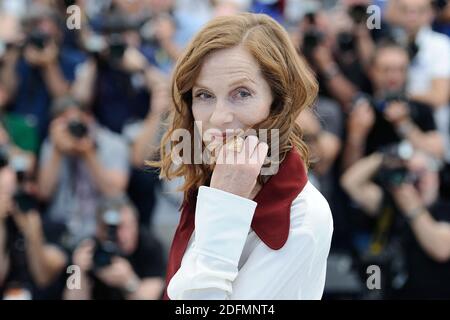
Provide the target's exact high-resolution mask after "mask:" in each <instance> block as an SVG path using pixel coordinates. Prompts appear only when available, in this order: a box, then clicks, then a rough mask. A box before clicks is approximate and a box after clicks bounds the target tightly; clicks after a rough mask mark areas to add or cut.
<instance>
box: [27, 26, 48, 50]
mask: <svg viewBox="0 0 450 320" xmlns="http://www.w3.org/2000/svg"><path fill="white" fill-rule="evenodd" d="M49 41H50V35H48V34H47V33H45V32H42V31H40V30H33V31H31V32H30V34H29V36H28V38H27V40H26V44H27V45H32V46H34V47H36V48H38V49H39V50H42V49H44V48H45V46H46V45H47V43H48V42H49Z"/></svg>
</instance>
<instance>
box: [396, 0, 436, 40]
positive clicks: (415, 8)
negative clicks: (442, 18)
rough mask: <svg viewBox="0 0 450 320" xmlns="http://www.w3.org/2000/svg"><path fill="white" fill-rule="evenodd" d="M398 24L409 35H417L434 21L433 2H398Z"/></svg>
mask: <svg viewBox="0 0 450 320" xmlns="http://www.w3.org/2000/svg"><path fill="white" fill-rule="evenodd" d="M396 10H397V17H398V23H400V25H401V27H403V28H404V29H405V30H406V32H407V33H408V34H416V33H417V32H418V31H419V30H420V28H422V27H423V26H426V25H429V24H430V23H431V21H432V20H433V9H432V7H431V0H397V6H396Z"/></svg>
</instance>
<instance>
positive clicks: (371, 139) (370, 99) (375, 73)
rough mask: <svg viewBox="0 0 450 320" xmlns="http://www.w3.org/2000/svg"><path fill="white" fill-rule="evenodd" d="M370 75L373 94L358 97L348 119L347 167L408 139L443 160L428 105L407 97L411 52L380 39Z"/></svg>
mask: <svg viewBox="0 0 450 320" xmlns="http://www.w3.org/2000/svg"><path fill="white" fill-rule="evenodd" d="M370 65H371V67H370V69H369V77H370V80H371V83H372V87H373V95H372V96H368V95H360V96H357V98H356V99H354V103H353V108H352V111H351V112H350V114H349V116H348V120H347V140H346V143H345V147H344V153H343V166H344V168H347V167H349V166H350V165H352V164H353V163H355V162H356V161H357V160H358V159H360V158H362V157H363V156H364V155H367V154H370V153H372V152H374V151H376V150H378V149H379V148H380V147H382V146H386V145H389V144H392V143H396V142H399V141H401V140H402V139H406V140H408V141H409V142H411V143H412V145H413V146H414V147H415V148H416V149H418V150H422V151H424V152H427V153H429V154H430V155H432V156H434V157H436V158H438V159H442V157H443V154H444V146H443V140H442V137H441V136H440V135H439V133H438V131H437V130H436V125H435V122H434V119H433V114H432V111H431V109H430V107H428V106H427V105H425V104H423V103H421V102H418V101H415V100H413V99H409V98H407V96H406V94H405V85H406V78H407V71H408V66H409V57H408V53H407V51H406V50H405V49H404V48H403V47H402V46H400V45H398V44H396V43H393V42H380V44H379V45H378V46H377V47H376V49H375V50H374V52H373V54H372V58H371V63H370Z"/></svg>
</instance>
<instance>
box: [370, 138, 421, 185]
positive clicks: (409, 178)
mask: <svg viewBox="0 0 450 320" xmlns="http://www.w3.org/2000/svg"><path fill="white" fill-rule="evenodd" d="M379 151H380V152H381V153H382V154H383V156H384V161H383V165H382V166H381V168H380V170H379V171H378V174H377V176H376V180H377V181H378V182H380V184H381V186H383V187H386V188H390V187H392V186H398V185H401V184H402V183H405V182H408V183H415V182H416V181H417V177H416V176H415V175H414V174H413V173H411V172H410V171H409V170H408V168H407V167H406V161H408V160H410V159H411V158H412V156H413V155H414V148H413V147H412V145H411V144H410V143H409V142H407V141H403V142H400V143H396V144H391V145H388V146H385V147H381V148H380V150H379Z"/></svg>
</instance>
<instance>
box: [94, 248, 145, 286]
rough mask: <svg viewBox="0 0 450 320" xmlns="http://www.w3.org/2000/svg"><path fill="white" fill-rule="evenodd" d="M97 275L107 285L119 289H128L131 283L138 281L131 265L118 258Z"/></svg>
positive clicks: (114, 258)
mask: <svg viewBox="0 0 450 320" xmlns="http://www.w3.org/2000/svg"><path fill="white" fill-rule="evenodd" d="M96 275H97V277H98V278H99V279H100V280H101V281H102V282H104V283H105V284H107V285H109V286H111V287H115V288H119V289H126V288H127V286H128V284H129V283H130V281H134V280H135V279H138V277H137V275H136V274H135V273H134V270H133V268H132V266H131V264H130V263H129V262H128V261H127V260H126V259H124V258H122V257H118V256H116V257H113V258H112V261H111V264H110V265H109V266H106V267H103V268H101V269H99V270H98V271H97V272H96Z"/></svg>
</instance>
